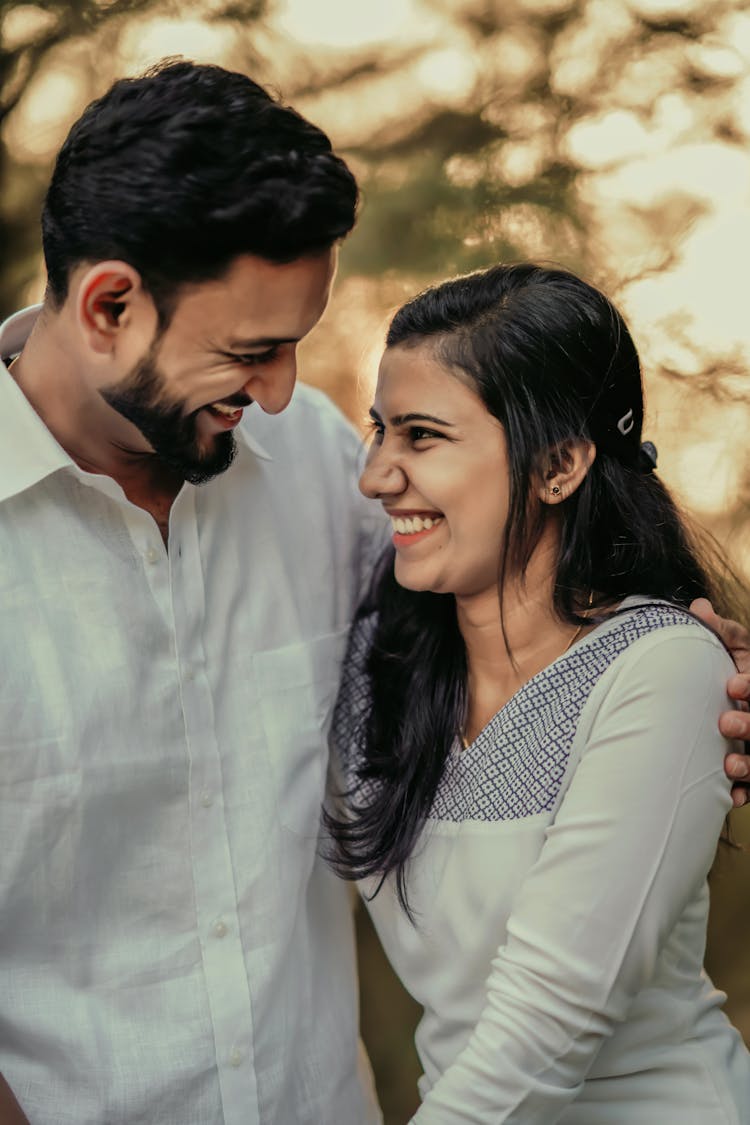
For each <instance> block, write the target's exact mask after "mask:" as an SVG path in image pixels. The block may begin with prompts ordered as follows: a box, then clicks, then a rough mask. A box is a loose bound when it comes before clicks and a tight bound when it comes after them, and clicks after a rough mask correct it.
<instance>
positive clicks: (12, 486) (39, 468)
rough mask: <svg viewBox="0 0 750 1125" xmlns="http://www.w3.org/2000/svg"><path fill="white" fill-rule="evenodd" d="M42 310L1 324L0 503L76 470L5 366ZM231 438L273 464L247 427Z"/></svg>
mask: <svg viewBox="0 0 750 1125" xmlns="http://www.w3.org/2000/svg"><path fill="white" fill-rule="evenodd" d="M41 308H42V306H41V305H31V306H30V307H29V308H27V309H22V310H21V311H20V312H17V313H14V314H13V316H10V317H8V319H7V320H6V321H5V322H4V323H3V324H2V325H0V357H1V358H2V362H0V503H2V502H3V501H4V500H8V499H10V497H12V496H17V495H18V494H19V493H20V492H24V491H25V490H26V489H27V488H31V487H32V485H35V484H38V483H39V481H42V480H44V478H45V477H48V476H50V475H51V474H52V473H55V472H57V471H58V470H59V469H72V470H74V471H76V472H77V471H78V466H77V465H76V463H75V461H73V459H72V458H71V457H70V455H69V454H68V453H66V452H65V450H64V449H63V447H62V446H61V445H60V443H59V442H58V441H56V440H55V438H54V437H53V435H52V434H51V432H50V431H49V430H48V429H47V427H46V426H45V424H44V422H43V421H42V419H41V418H40V417H39V415H38V414H37V412H36V411H35V410H34V408H33V406H32V405H31V403H30V402H29V401H28V399H27V398H26V396H25V395H24V393H23V391H22V390H21V389H20V387H19V386H18V385H17V383H16V381H15V379H14V378H13V376H12V375H11V374H10V373H9V371H8V368H7V366H6V361H8V362H9V361H10V360H11V359H13V358H15V356H17V355H18V354H19V353H20V352H21V350H22V349H23V346H24V344H25V343H26V341H27V339H28V338H29V335H30V333H31V330H32V328H33V327H34V323H35V322H36V319H37V317H38V316H39V313H40V311H41ZM235 433H236V436H237V443H238V445H239V446H244V447H245V448H246V449H247V450H248V451H249V452H250V453H251V454H254V455H255V456H256V457H260V458H262V459H263V460H264V461H270V460H272V458H271V456H270V454H269V453H267V451H266V450H265V449H264V448H263V446H262V445H261V443H260V442H259V441H258V440H257V439H256V438H254V437H253V435H252V434H251V433H249V432H248V428H247V427H246V426H245V425H240V426H238V427H237V430H236V431H235ZM228 471H229V470H228Z"/></svg>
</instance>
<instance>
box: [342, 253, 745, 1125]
mask: <svg viewBox="0 0 750 1125" xmlns="http://www.w3.org/2000/svg"><path fill="white" fill-rule="evenodd" d="M371 413H372V419H373V429H374V440H373V445H372V448H371V451H370V455H369V457H368V461H367V464H366V467H365V470H364V472H363V474H362V479H361V482H360V487H361V489H362V491H363V492H364V493H365V494H366V495H367V496H369V497H372V498H373V499H374V500H378V501H379V502H381V503H382V504H383V506H384V507H385V509H386V511H387V512H388V513H389V515H390V516H391V519H392V521H393V528H394V532H393V544H394V547H395V560H394V559H393V555H391V557H389V559H388V560H387V561H386V563H385V565H384V567H383V569H382V572H381V574H380V576H379V578H378V580H377V582H376V585H375V590H374V598H373V601H372V603H371V604H370V605H368V606H366V607H364V608H363V610H362V612H361V614H360V616H359V619H358V621H357V622H356V624H355V628H354V631H353V635H352V642H351V651H350V657H349V660H348V661H347V668H348V671H347V676H346V679H345V682H344V686H343V688H342V693H341V697H340V700H339V704H338V707H337V713H336V718H335V720H334V729H335V738H336V741H337V743H338V746H339V748H340V751H341V754H342V757H343V762H344V769H345V771H346V774H347V783H348V806H347V808H346V811H345V812H344V813H343V814H341V815H340V817H338V818H337V817H335V816H331V817H330V818H329V823H330V826H331V829H332V833H333V837H334V840H335V844H336V847H337V853H336V864H337V867H338V870H339V871H340V872H341V873H342V874H344V875H345V876H346V877H349V878H355V879H358V880H360V882H361V888H362V890H363V893H364V897H365V899H366V900H367V901H368V903H369V908H370V911H371V913H372V916H373V919H374V921H375V925H376V927H377V929H378V932H379V935H380V937H381V940H382V942H383V945H384V948H385V950H386V952H387V954H388V955H389V957H390V959H391V961H392V962H393V965H394V967H395V968H396V971H397V972H398V973H399V975H400V976H401V979H402V980H403V982H404V984H405V985H406V987H407V988H408V989H409V991H410V992H411V993H412V994H413V996H414V997H415V998H416V999H417V1000H418V1001H419V1002H420V1003H421V1004H422V1005H423V1006H424V1018H423V1019H422V1022H421V1024H420V1027H419V1030H418V1033H417V1046H418V1050H419V1053H420V1057H421V1060H422V1064H423V1067H424V1076H423V1078H422V1080H421V1093H422V1097H423V1102H422V1106H421V1108H420V1109H419V1111H418V1112H417V1114H416V1116H415V1117H414V1121H415V1122H417V1123H419V1125H437V1123H440V1125H460V1123H468V1122H472V1123H482V1125H484V1123H490V1122H492V1123H493V1125H497V1123H498V1122H521V1123H523V1125H532V1123H537V1122H539V1123H541V1122H553V1121H554V1122H564V1123H566V1125H573V1123H575V1125H619V1123H623V1125H624V1123H628V1125H633V1123H635V1122H638V1123H643V1122H648V1123H651V1122H659V1123H660V1125H678V1123H679V1125H719V1123H722V1125H726V1123H729V1122H733V1123H735V1125H737V1123H739V1122H740V1121H745V1120H747V1112H748V1110H747V1107H748V1105H750V1062H749V1058H748V1055H747V1052H746V1051H745V1048H744V1047H743V1045H742V1042H741V1039H740V1037H739V1035H738V1034H737V1032H736V1031H735V1030H734V1029H733V1028H731V1026H730V1025H729V1023H728V1022H727V1021H726V1019H725V1017H724V1016H723V1014H722V1013H721V1011H720V1010H719V1005H720V1003H721V1001H722V999H723V998H722V997H721V995H719V994H717V993H716V992H715V991H713V990H712V987H711V985H710V983H709V982H708V981H707V980H706V978H705V977H704V976H703V975H702V969H701V963H702V957H703V950H704V942H705V931H706V916H707V910H708V892H707V888H706V875H707V872H708V869H709V867H710V865H711V861H712V857H713V854H714V851H715V847H716V840H717V837H718V835H719V833H720V830H721V828H722V823H723V821H724V818H725V816H726V813H727V810H728V809H729V807H730V803H731V802H730V797H729V783H728V781H727V779H726V778H725V776H724V773H723V768H722V761H723V757H724V752H725V745H724V743H723V741H722V739H721V737H720V736H719V734H718V732H717V730H716V720H717V716H718V715H719V713H720V712H721V710H722V709H723V707H724V706H725V694H724V692H725V686H724V685H725V681H726V679H727V676H728V675H729V674H730V672H731V670H732V668H731V662H730V660H729V657H728V656H727V654H726V652H725V651H724V649H723V648H722V646H721V644H720V643H719V641H718V640H717V639H716V638H715V637H714V636H713V635H712V634H711V633H710V632H709V631H708V630H707V629H706V628H704V627H703V626H702V625H701V624H700V623H698V622H697V621H696V620H695V619H694V618H692V617H691V616H690V615H689V614H688V613H687V612H686V607H687V606H688V605H689V604H690V602H691V600H692V599H693V598H695V597H698V596H711V597H712V598H713V599H714V603H715V604H719V605H720V604H721V599H720V597H719V596H718V591H717V590H716V588H715V587H714V586H713V585H712V582H711V580H710V579H709V577H708V575H707V572H706V569H705V567H704V566H703V565H702V563H701V562H700V560H699V558H698V555H697V553H696V550H695V549H694V548H693V546H692V545H691V542H690V539H689V537H688V535H687V533H686V530H685V528H684V527H683V525H682V523H681V521H680V518H679V516H678V514H677V511H676V509H675V506H674V504H673V502H672V500H671V498H670V496H669V494H668V492H667V491H666V489H665V488H664V486H663V485H662V484H661V483H660V481H659V480H658V477H657V476H656V475H655V474H654V472H653V469H654V467H655V450H654V449H653V446H649V445H643V446H642V445H641V424H642V418H643V400H642V389H641V378H640V370H639V363H638V357H637V354H636V351H635V348H634V345H633V342H632V340H631V337H630V334H629V332H628V329H627V327H626V326H625V324H624V322H623V320H622V318H621V317H620V315H619V313H618V312H617V311H616V310H615V309H614V308H613V307H612V305H611V304H610V303H609V302H608V301H607V299H606V298H605V297H604V296H602V294H600V293H599V292H597V291H596V290H595V289H593V288H591V287H590V286H589V285H587V284H585V283H584V282H583V281H581V280H579V279H578V278H576V277H574V276H572V275H571V274H569V273H566V272H564V271H562V270H556V269H544V268H540V267H537V266H534V265H516V266H498V267H495V268H493V269H490V270H487V271H486V272H483V273H478V274H473V275H470V276H468V277H464V278H459V279H457V280H454V281H449V282H446V283H444V284H442V285H439V286H437V287H436V288H434V289H431V290H428V291H427V292H425V293H423V294H421V295H420V296H418V297H417V298H415V299H414V300H413V301H411V302H409V303H408V304H407V305H406V306H404V307H403V308H402V309H401V310H400V311H399V312H398V313H397V314H396V316H395V318H394V320H393V322H392V324H391V327H390V331H389V334H388V338H387V348H386V352H385V355H384V358H383V361H382V364H381V368H380V375H379V380H378V386H377V392H376V396H375V404H374V407H373V410H372V412H371Z"/></svg>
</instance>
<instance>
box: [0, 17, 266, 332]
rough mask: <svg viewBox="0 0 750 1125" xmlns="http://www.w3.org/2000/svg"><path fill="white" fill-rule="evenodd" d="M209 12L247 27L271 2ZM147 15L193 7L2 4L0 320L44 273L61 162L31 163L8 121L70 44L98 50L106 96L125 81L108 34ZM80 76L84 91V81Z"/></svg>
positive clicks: (215, 20) (96, 55) (97, 63)
mask: <svg viewBox="0 0 750 1125" xmlns="http://www.w3.org/2000/svg"><path fill="white" fill-rule="evenodd" d="M201 10H202V15H203V18H204V19H206V20H207V21H208V22H212V23H219V22H222V21H224V22H231V23H233V24H236V23H240V24H241V25H242V27H243V28H245V29H246V28H247V27H248V26H250V25H251V24H252V23H253V22H254V21H257V20H259V19H260V18H261V17H262V16H263V15H264V13H265V11H266V0H217V2H215V3H208V4H202V5H201ZM147 12H150V13H157V12H158V13H161V14H175V15H178V16H179V15H185V14H186V6H185V5H184V4H178V3H177V2H176V0H45V2H44V4H43V5H42V4H33V3H32V4H20V5H19V4H17V3H15V2H14V0H0V26H1V27H2V36H1V37H0V246H2V248H3V271H2V274H0V319H2V318H3V317H5V316H7V315H8V314H9V313H10V312H12V311H13V310H14V309H15V308H17V307H18V302H19V299H20V298H21V296H22V295H23V293H24V292H25V290H26V289H27V288H28V286H29V283H30V282H31V281H32V279H33V278H34V276H35V275H36V273H37V270H38V268H39V245H40V243H39V214H40V210H41V205H42V200H43V197H44V192H45V190H46V185H47V181H48V178H49V170H50V163H51V160H52V158H53V156H54V151H50V153H49V157H48V159H47V160H45V161H42V162H39V161H36V162H31V161H29V160H27V159H24V157H23V156H21V155H19V154H18V152H17V151H16V149H15V148H10V147H9V145H8V143H7V140H6V129H5V126H6V123H7V121H8V119H9V118H10V117H11V115H12V114H13V112H14V110H16V109H17V107H18V106H19V105H20V103H21V102H22V101H23V99H24V97H25V95H26V94H27V93H28V92H29V90H30V87H31V86H32V84H33V83H34V82H35V81H36V79H37V78H38V77H39V75H40V73H43V72H44V70H45V68H46V67H47V66H48V65H49V63H50V58H51V56H53V55H54V54H59V51H60V49H61V48H62V49H63V50H64V49H65V48H66V46H70V47H72V46H73V44H80V43H82V42H84V43H85V42H88V43H89V44H90V45H91V47H92V51H93V58H94V64H93V65H94V68H95V70H96V72H97V77H98V79H99V80H98V83H97V85H98V89H99V91H101V89H102V87H103V85H104V84H105V83H106V81H108V80H113V79H114V78H115V77H116V76H117V74H116V68H117V55H116V51H115V52H112V53H105V54H104V55H102V54H100V53H99V52H97V45H98V44H100V43H101V41H102V34H103V33H104V32H106V31H107V30H116V31H117V32H120V31H122V30H124V29H125V28H127V27H128V26H129V25H130V23H131V22H132V21H133V20H134V19H135V18H137V17H142V16H144V15H145V14H146V13H147ZM103 60H104V61H103ZM109 66H111V68H112V69H111V73H110V74H108V75H107V77H106V78H105V83H102V81H101V72H102V70H104V71H105V72H106V70H107V69H108V67H109ZM80 78H81V85H82V87H83V86H84V85H85V82H84V76H83V75H81V76H80ZM59 140H62V138H59ZM55 147H56V146H55Z"/></svg>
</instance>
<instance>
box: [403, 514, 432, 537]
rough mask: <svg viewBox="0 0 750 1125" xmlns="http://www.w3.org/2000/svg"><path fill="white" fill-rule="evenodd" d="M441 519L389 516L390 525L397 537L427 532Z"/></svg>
mask: <svg viewBox="0 0 750 1125" xmlns="http://www.w3.org/2000/svg"><path fill="white" fill-rule="evenodd" d="M441 519H442V516H434V517H430V516H424V517H422V516H406V517H403V516H391V523H392V524H393V530H394V531H397V532H398V533H399V535H416V533H417V532H418V531H429V530H430V528H431V527H434V526H435V524H436V523H439V522H440V520H441Z"/></svg>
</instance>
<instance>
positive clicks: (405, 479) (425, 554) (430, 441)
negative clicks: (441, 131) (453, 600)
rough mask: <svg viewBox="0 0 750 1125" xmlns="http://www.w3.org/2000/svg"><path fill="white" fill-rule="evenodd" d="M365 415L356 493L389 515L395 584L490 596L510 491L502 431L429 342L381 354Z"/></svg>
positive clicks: (495, 582) (458, 594)
mask: <svg viewBox="0 0 750 1125" xmlns="http://www.w3.org/2000/svg"><path fill="white" fill-rule="evenodd" d="M372 417H373V423H374V431H375V432H374V438H373V443H372V447H371V449H370V452H369V456H368V458H367V463H366V466H365V469H364V472H363V473H362V476H361V478H360V482H359V487H360V489H361V491H362V492H363V493H364V494H365V496H368V497H370V498H371V499H373V500H380V502H381V503H382V504H383V507H384V508H385V510H386V511H387V512H388V514H389V515H390V517H391V520H392V522H393V543H394V545H395V548H396V580H397V582H399V584H400V585H402V586H405V587H407V588H408V589H410V590H432V591H434V592H436V593H441V594H454V595H456V596H457V597H460V598H466V597H476V596H477V595H481V594H485V593H487V592H490V591H491V592H492V594H493V596H494V595H496V592H497V577H498V565H499V560H500V553H501V550H502V542H503V536H504V532H505V525H506V520H507V515H508V493H509V475H508V457H507V447H506V443H505V433H504V430H503V427H502V426H501V425H500V423H499V422H498V421H497V419H496V418H494V417H493V416H492V415H491V414H489V413H488V411H487V409H486V407H485V406H484V404H483V403H482V400H481V399H480V398H479V396H478V395H477V394H476V392H475V391H474V390H472V389H471V388H470V386H469V385H468V384H467V383H466V382H464V381H463V380H462V379H461V378H458V377H457V376H456V375H454V374H452V373H451V372H450V371H449V370H447V369H446V368H445V367H443V366H442V364H441V363H440V362H439V361H438V360H437V359H436V358H435V355H434V350H433V347H432V346H431V345H430V344H428V343H424V344H417V345H415V346H412V347H405V346H403V345H401V346H397V347H393V348H388V349H387V350H386V352H385V355H384V356H383V359H382V361H381V364H380V371H379V375H378V385H377V389H376V392H375V402H374V404H373V409H372Z"/></svg>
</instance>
